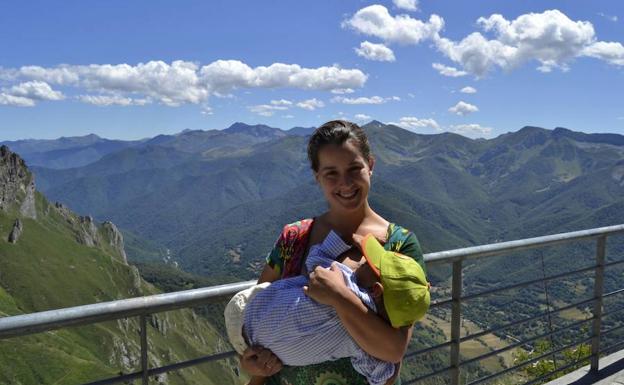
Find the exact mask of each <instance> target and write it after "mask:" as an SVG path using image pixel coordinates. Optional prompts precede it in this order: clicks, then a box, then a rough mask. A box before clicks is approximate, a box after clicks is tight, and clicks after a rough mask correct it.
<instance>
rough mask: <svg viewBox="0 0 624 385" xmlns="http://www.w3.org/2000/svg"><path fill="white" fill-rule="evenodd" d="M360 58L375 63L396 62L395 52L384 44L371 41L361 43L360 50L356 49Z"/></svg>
mask: <svg viewBox="0 0 624 385" xmlns="http://www.w3.org/2000/svg"><path fill="white" fill-rule="evenodd" d="M355 52H356V53H357V54H358V56H362V57H363V58H366V59H368V60H375V61H395V57H394V52H392V50H391V49H390V48H388V47H386V46H385V45H383V44H374V43H371V42H369V41H363V42H362V43H360V47H359V48H355Z"/></svg>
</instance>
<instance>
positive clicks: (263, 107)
mask: <svg viewBox="0 0 624 385" xmlns="http://www.w3.org/2000/svg"><path fill="white" fill-rule="evenodd" d="M247 108H249V111H251V112H253V113H254V114H258V115H261V116H273V114H275V111H283V110H287V109H288V107H285V106H276V105H272V104H259V105H256V106H248V107H247Z"/></svg>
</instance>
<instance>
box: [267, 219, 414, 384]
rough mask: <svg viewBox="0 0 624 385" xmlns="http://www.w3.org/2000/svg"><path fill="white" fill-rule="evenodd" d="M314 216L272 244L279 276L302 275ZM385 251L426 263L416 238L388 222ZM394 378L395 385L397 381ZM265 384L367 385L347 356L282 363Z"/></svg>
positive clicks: (270, 257)
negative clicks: (316, 361)
mask: <svg viewBox="0 0 624 385" xmlns="http://www.w3.org/2000/svg"><path fill="white" fill-rule="evenodd" d="M313 221H314V220H313V219H303V220H301V221H297V222H294V223H291V224H288V225H286V226H284V229H283V231H282V233H281V234H280V236H279V238H278V239H277V242H275V246H274V247H273V249H272V250H271V252H270V253H269V254H268V255H267V258H266V261H267V264H268V265H269V266H271V267H272V268H273V269H274V270H275V271H276V272H277V273H278V274H280V276H281V278H288V277H292V276H297V275H299V274H301V270H302V266H303V260H304V257H305V256H304V255H303V253H304V251H305V249H306V246H307V245H308V238H309V236H310V230H311V228H312V222H313ZM387 239H388V241H387V242H386V243H385V245H384V248H385V249H386V250H392V251H395V252H398V253H401V254H404V255H408V256H410V257H413V258H414V259H415V260H416V261H417V262H418V263H420V265H421V266H423V268H424V266H425V264H424V260H423V255H422V251H421V249H420V244H419V243H418V239H417V238H416V236H415V235H414V233H412V232H411V231H408V230H407V229H405V228H403V227H401V226H399V225H396V224H394V223H391V224H390V225H389V226H388V233H387ZM400 382H401V381H400V379H397V381H396V382H395V385H399V384H400ZM266 384H267V385H367V381H366V378H365V377H364V376H362V375H360V374H359V373H358V372H356V371H355V369H353V366H352V365H351V361H350V360H349V359H348V358H343V359H339V360H336V361H327V362H323V363H321V364H317V365H309V366H284V368H283V369H282V370H281V371H280V372H279V373H277V374H276V375H274V376H273V377H271V378H269V380H268V381H267V382H266Z"/></svg>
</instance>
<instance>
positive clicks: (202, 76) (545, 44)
mask: <svg viewBox="0 0 624 385" xmlns="http://www.w3.org/2000/svg"><path fill="white" fill-rule="evenodd" d="M59 4H62V5H59ZM623 44H624V3H622V2H619V1H591V2H588V1H580V0H579V1H548V2H546V1H522V2H519V1H513V2H512V1H505V2H502V1H470V2H468V1H444V0H436V1H433V0H419V1H414V0H394V1H385V2H370V1H329V0H327V1H323V0H316V1H298V2H292V1H270V2H269V1H267V2H259V1H253V2H252V1H246V2H243V1H209V2H200V1H176V2H170V1H132V2H127V1H123V2H122V1H106V2H86V1H65V2H62V3H53V2H44V1H41V2H30V1H21V2H3V3H2V4H0V47H2V54H0V140H15V139H22V138H57V137H60V136H76V135H85V134H89V133H95V134H98V135H100V136H103V137H107V138H120V139H136V138H143V137H150V136H155V135H157V134H161V133H175V132H179V131H182V130H184V129H187V128H190V129H203V130H206V129H221V128H225V127H227V126H229V125H230V124H232V123H233V122H236V121H242V122H246V123H250V124H253V123H264V124H268V125H271V126H275V127H280V128H283V129H288V128H291V127H294V126H316V125H319V124H321V123H323V122H324V121H327V120H330V119H334V118H345V119H349V120H354V121H357V122H359V123H365V122H367V121H369V120H371V119H377V120H380V121H382V122H385V123H395V124H399V125H401V126H403V127H404V128H407V129H410V130H412V131H415V132H419V133H427V134H434V133H439V132H443V131H452V132H458V133H461V134H463V135H466V136H470V137H480V136H482V137H487V138H490V137H495V136H497V135H500V134H502V133H505V132H509V131H516V130H518V129H519V128H521V127H523V126H525V125H536V126H540V127H545V128H549V129H552V128H555V127H558V126H561V127H567V128H570V129H573V130H577V131H584V132H615V133H620V134H624V97H623V96H622V94H623V90H624V45H623ZM462 90H463V92H462Z"/></svg>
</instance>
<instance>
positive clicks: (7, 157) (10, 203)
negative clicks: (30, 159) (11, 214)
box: [0, 146, 37, 219]
mask: <svg viewBox="0 0 624 385" xmlns="http://www.w3.org/2000/svg"><path fill="white" fill-rule="evenodd" d="M15 209H16V210H18V212H19V213H20V215H22V216H24V217H27V218H33V219H35V218H37V212H36V210H35V177H34V176H33V175H32V174H31V173H30V172H29V171H28V168H27V167H26V163H25V162H24V160H23V159H22V158H20V157H19V155H17V154H16V153H14V152H12V151H11V150H10V149H9V148H8V147H7V146H0V210H2V211H4V212H8V211H9V210H15Z"/></svg>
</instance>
